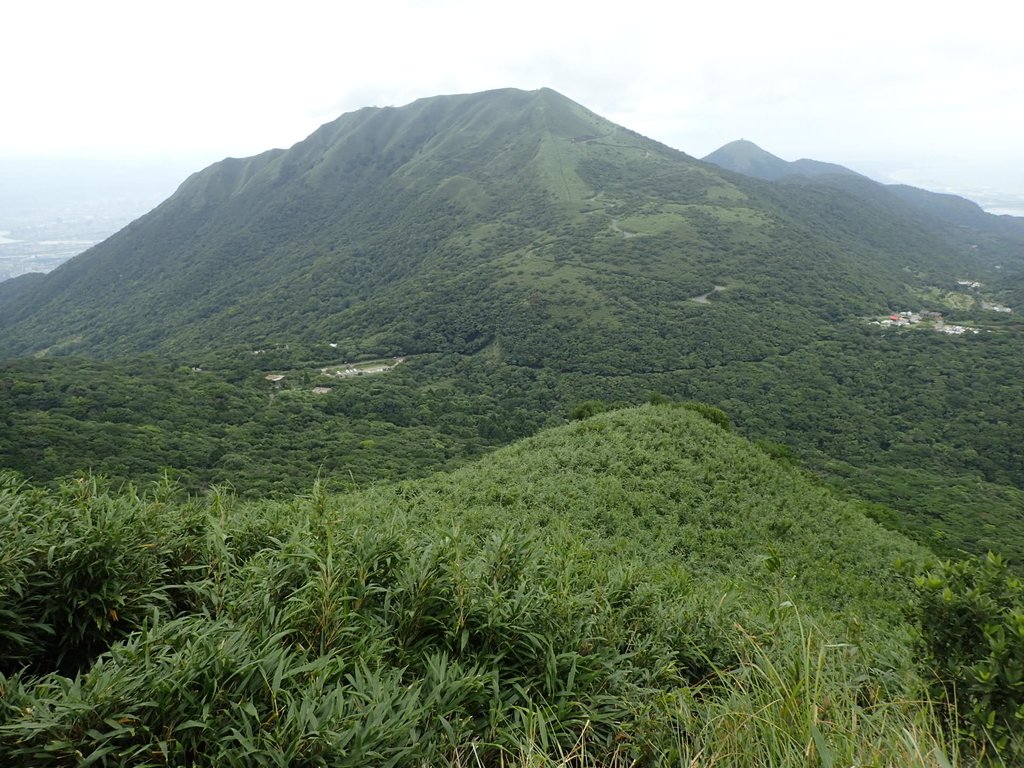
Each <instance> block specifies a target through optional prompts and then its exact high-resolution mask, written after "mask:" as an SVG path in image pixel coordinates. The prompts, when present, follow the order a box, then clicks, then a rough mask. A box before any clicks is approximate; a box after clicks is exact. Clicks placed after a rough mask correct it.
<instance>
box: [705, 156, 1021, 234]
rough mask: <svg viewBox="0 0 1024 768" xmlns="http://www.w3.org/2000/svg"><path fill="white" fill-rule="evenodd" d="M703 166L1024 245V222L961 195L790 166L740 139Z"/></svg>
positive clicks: (820, 167) (827, 168) (802, 163)
mask: <svg viewBox="0 0 1024 768" xmlns="http://www.w3.org/2000/svg"><path fill="white" fill-rule="evenodd" d="M704 161H705V162H708V163H713V164H714V165H717V166H719V167H721V168H725V169H727V170H730V171H733V172H735V173H741V174H744V175H746V176H752V177H755V178H758V179H765V180H766V181H779V180H786V181H789V182H796V183H810V184H827V185H831V186H834V187H836V188H839V189H842V190H844V191H846V192H849V193H851V194H853V195H856V196H858V197H861V198H865V199H872V200H876V201H880V202H881V203H882V204H884V205H886V206H893V205H895V206H897V210H899V211H900V212H901V213H903V214H904V215H907V216H909V217H911V218H918V219H921V216H922V215H923V216H924V217H925V218H924V220H925V221H927V222H928V224H930V225H931V226H935V225H936V224H938V225H940V226H943V227H952V228H953V229H954V231H956V230H959V231H961V232H963V231H964V230H967V231H970V232H971V233H973V234H975V235H977V234H995V235H1000V236H1005V237H1011V238H1014V239H1019V240H1021V241H1024V219H1022V218H1019V217H1013V216H996V215H993V214H989V213H986V212H985V211H984V210H982V208H981V206H979V205H978V204H977V203H975V202H973V201H971V200H967V199H966V198H963V197H959V196H958V195H951V194H944V193H939V192H930V191H928V190H924V189H920V188H918V187H912V186H909V185H906V184H881V183H878V182H874V181H872V180H870V179H868V178H867V177H866V176H863V175H861V174H859V173H857V172H855V171H851V170H850V169H849V168H846V167H844V166H841V165H836V164H834V163H825V162H821V161H818V160H806V159H804V160H795V161H793V162H787V161H786V160H783V159H782V158H779V157H776V156H775V155H773V154H771V153H770V152H767V151H766V150H763V149H761V148H760V147H759V146H757V145H756V144H754V143H753V142H750V141H746V140H744V139H741V140H739V141H733V142H730V143H728V144H726V145H724V146H722V147H719V148H718V149H716V150H715V151H714V152H712V153H711V154H709V155H707V156H706V157H704Z"/></svg>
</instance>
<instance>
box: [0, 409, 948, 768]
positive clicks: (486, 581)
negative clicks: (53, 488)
mask: <svg viewBox="0 0 1024 768" xmlns="http://www.w3.org/2000/svg"><path fill="white" fill-rule="evenodd" d="M168 490H169V489H167V488H156V489H154V490H153V491H152V492H150V493H147V494H143V495H141V496H140V495H139V494H136V493H133V492H131V491H128V492H122V493H120V494H109V493H107V492H104V491H103V490H102V489H100V488H98V487H96V484H95V483H93V482H92V481H89V480H84V481H83V482H82V483H80V484H76V485H75V486H74V487H71V488H68V489H65V491H64V492H62V493H58V494H45V493H43V492H39V491H33V490H31V489H26V488H23V487H19V486H18V485H17V484H16V483H14V482H11V483H8V485H7V487H6V490H5V492H4V494H3V496H2V499H0V516H2V519H0V523H2V525H3V528H4V530H5V531H7V532H9V534H8V535H7V536H5V537H4V539H3V545H2V549H0V569H2V573H0V576H2V579H0V585H2V586H0V672H2V674H3V677H0V757H2V758H3V763H4V764H5V765H25V766H28V765H41V764H59V765H71V764H78V763H79V762H80V761H83V760H84V761H86V762H88V763H89V764H94V765H208V764H218V765H436V764H453V765H467V766H468V765H472V766H476V765H502V764H504V765H518V764H524V765H525V764H530V765H546V764H551V762H552V761H554V762H564V763H566V764H573V765H584V764H585V765H592V764H593V765H634V764H641V765H660V764H694V763H701V764H703V763H704V762H708V763H713V764H717V765H807V764H816V763H820V764H822V765H831V764H834V765H849V764H853V763H854V762H856V763H857V764H869V765H943V764H945V763H943V762H942V761H943V760H944V758H943V757H942V755H943V754H945V753H951V749H949V748H947V746H946V745H944V744H943V742H942V736H941V734H942V730H941V728H940V727H939V726H938V724H937V723H938V718H937V717H936V716H935V715H934V713H933V712H932V711H931V709H930V707H929V705H924V704H919V703H915V697H916V696H917V694H918V691H919V684H918V679H917V677H916V675H915V673H914V670H913V663H912V662H913V653H912V650H911V644H910V640H909V639H908V638H909V626H908V625H907V623H906V620H905V619H904V616H905V615H907V610H908V609H909V608H910V607H911V601H912V599H913V598H912V593H911V591H910V589H909V587H908V586H906V585H905V583H904V581H903V580H901V579H900V578H898V576H897V573H896V570H895V569H894V567H893V563H894V561H895V560H896V559H897V558H902V559H904V560H915V559H917V558H919V557H920V552H919V551H918V550H917V549H916V548H915V547H914V546H913V545H911V544H909V543H907V542H905V541H903V540H901V539H900V538H899V537H896V536H894V535H893V534H891V533H886V532H884V531H882V530H881V529H880V528H878V527H877V526H876V525H875V524H873V523H871V522H870V521H868V520H867V519H866V518H865V517H864V516H863V515H861V514H860V513H859V512H858V511H857V509H856V508H854V507H852V506H851V505H849V504H847V503H843V502H839V501H836V500H835V499H833V498H832V497H831V496H829V494H828V493H827V492H825V491H823V490H822V489H820V488H819V487H817V486H816V485H814V484H812V483H810V482H808V481H807V480H806V479H805V478H803V477H802V476H801V475H800V474H799V473H797V472H795V471H793V470H791V469H789V468H787V467H785V466H782V465H779V464H777V463H775V462H773V461H772V460H771V459H770V458H768V457H767V456H766V455H764V454H762V453H761V452H759V451H758V450H757V449H755V448H753V447H752V446H751V445H750V444H749V443H748V442H746V441H744V440H742V439H740V438H737V437H735V436H734V435H731V434H729V433H728V432H726V431H725V430H723V429H722V428H721V427H720V426H717V425H715V424H713V423H712V422H710V421H708V420H706V419H704V418H703V417H701V416H700V415H698V414H696V413H693V412H690V411H687V410H683V409H675V408H668V407H658V408H655V407H645V408H641V409H635V410H630V411H621V412H615V413H608V414H601V415H599V416H595V417H593V418H591V419H588V420H586V421H582V422H579V423H576V424H573V425H570V426H568V427H564V428H561V429H557V430H552V431H549V432H545V433H542V434H541V435H539V436H537V437H535V438H532V439H529V440H526V441H524V442H522V443H519V444H517V445H514V446H512V447H510V448H508V449H504V450H502V451H499V452H498V453H496V454H494V455H492V456H490V457H488V458H487V459H485V460H484V461H481V462H480V463H478V464H476V465H473V466H471V467H469V468H466V469H464V470H462V471H459V472H456V473H454V474H451V475H444V476H436V477H434V478H431V479H428V480H426V481H421V482H407V483H403V484H399V485H393V486H382V487H375V488H370V489H368V490H366V491H363V492H359V493H354V494H349V495H344V496H330V495H328V494H326V493H325V492H324V490H323V487H322V485H320V484H318V485H317V486H316V487H314V489H313V491H312V492H311V493H310V494H308V495H307V496H305V497H302V498H296V499H295V500H293V501H291V502H289V503H275V504H242V503H241V502H238V501H236V500H234V499H232V498H230V497H226V496H225V495H223V494H219V493H214V494H211V495H210V496H208V497H206V498H203V499H193V500H189V501H179V502H174V501H172V500H171V499H170V496H169V493H168Z"/></svg>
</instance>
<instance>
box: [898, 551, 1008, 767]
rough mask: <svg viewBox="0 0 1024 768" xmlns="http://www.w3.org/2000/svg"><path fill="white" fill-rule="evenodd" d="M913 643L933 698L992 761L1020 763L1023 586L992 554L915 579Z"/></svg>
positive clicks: (946, 564)
mask: <svg viewBox="0 0 1024 768" xmlns="http://www.w3.org/2000/svg"><path fill="white" fill-rule="evenodd" d="M914 584H915V586H916V588H917V592H918V594H919V595H920V598H921V600H920V630H921V637H920V643H921V646H922V650H923V651H924V654H925V656H924V663H925V664H926V665H927V666H928V667H930V670H929V671H931V672H932V673H933V676H934V680H935V682H934V687H935V689H936V690H935V691H934V693H935V694H936V695H937V696H940V697H942V698H944V699H945V700H946V701H948V702H950V703H951V704H954V705H955V708H954V709H955V712H956V719H957V724H958V725H959V726H960V727H961V728H963V729H964V730H965V731H966V732H967V734H968V735H969V736H971V737H972V738H973V739H974V740H975V741H976V742H977V744H978V747H979V749H980V750H981V752H982V754H983V755H985V756H987V757H988V758H989V759H992V760H994V761H996V762H998V763H1005V764H1006V765H1011V764H1012V765H1020V764H1022V761H1024V587H1022V585H1021V582H1020V579H1018V578H1017V577H1016V576H1015V575H1014V573H1013V572H1012V571H1011V570H1010V569H1009V567H1008V566H1007V565H1006V563H1005V562H1004V561H1003V560H1002V558H1000V557H999V556H998V555H994V554H992V553H989V554H988V556H987V557H985V558H984V559H972V560H964V561H960V562H949V561H946V562H942V563H938V564H935V565H933V566H932V567H930V568H929V569H928V570H927V571H925V572H924V573H922V574H919V575H918V576H917V577H916V578H915V580H914Z"/></svg>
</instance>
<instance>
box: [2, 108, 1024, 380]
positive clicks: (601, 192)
mask: <svg viewBox="0 0 1024 768" xmlns="http://www.w3.org/2000/svg"><path fill="white" fill-rule="evenodd" d="M1016 258H1017V260H1018V261H1021V260H1024V256H1022V255H1020V254H1017V256H1016ZM976 261H977V262H978V263H977V265H975V263H974V262H976ZM982 263H983V262H981V261H979V260H978V259H976V258H975V254H974V253H973V252H971V251H969V250H964V249H963V248H962V247H960V244H955V243H951V242H948V240H947V239H946V238H944V237H942V236H940V235H937V234H935V233H933V232H931V231H930V230H929V228H928V227H927V226H924V225H922V224H921V223H920V222H918V221H915V220H913V219H912V218H908V217H907V216H906V215H904V214H903V212H901V211H898V210H897V211H893V210H890V209H889V207H887V206H885V205H875V204H870V203H868V202H866V201H865V200H863V199H862V198H860V197H858V196H857V195H852V194H849V193H848V192H847V191H845V190H841V189H834V188H831V187H813V188H807V187H804V186H801V185H791V186H789V187H785V188H780V187H778V186H777V185H766V184H765V183H763V182H761V181H758V180H754V179H750V178H747V177H744V176H739V175H736V174H731V173H727V172H724V171H722V170H721V169H719V168H717V167H716V166H713V165H711V164H707V163H702V162H699V161H697V160H695V159H693V158H691V157H689V156H688V155H685V154H683V153H681V152H679V151H676V150H673V149H670V148H668V147H666V146H664V145H661V144H658V143H657V142H655V141H651V140H649V139H646V138H644V137H642V136H639V135H637V134H635V133H633V132H631V131H629V130H628V129H626V128H623V127H620V126H618V125H615V124H613V123H611V122H609V121H607V120H604V119H603V118H601V117H599V116H597V115H595V114H593V113H592V112H590V111H588V110H587V109H585V108H584V107H582V106H580V105H578V104H576V103H574V102H572V101H570V100H569V99H567V98H565V97H564V96H561V95H559V94H557V93H555V92H553V91H551V90H548V89H542V90H539V91H533V92H523V91H516V90H511V89H508V90H501V91H490V92H486V93H480V94H471V95H461V96H445V97H434V98H428V99H421V100H419V101H416V102H414V103H412V104H410V105H408V106H405V107H400V108H382V109H377V108H367V109H363V110H359V111H357V112H353V113H349V114H346V115H343V116H342V117H340V118H338V119H337V120H336V121H334V122H333V123H329V124H327V125H324V126H323V127H321V128H320V129H319V130H318V131H316V132H315V133H313V134H312V135H311V136H310V137H309V138H307V139H305V140H304V141H302V142H299V143H298V144H296V145H295V146H293V147H291V148H290V149H288V150H273V151H269V152H266V153H264V154H262V155H258V156H256V157H251V158H247V159H241V160H239V159H228V160H224V161H222V162H220V163H217V164H215V165H213V166H210V167H209V168H207V169H205V170H204V171H202V172H200V173H197V174H195V175H194V176H192V177H191V178H189V179H188V180H187V181H186V182H185V183H184V184H182V186H181V187H180V189H179V190H178V191H177V192H176V193H175V194H174V195H173V196H172V197H171V198H169V199H168V200H167V201H166V202H165V203H164V204H162V205H161V206H159V207H158V208H157V209H155V210H154V211H152V212H151V213H149V214H148V215H146V216H144V217H142V218H141V219H139V220H138V221H136V222H134V223H132V224H131V225H129V226H128V227H126V228H125V229H124V230H122V231H121V232H119V233H117V234H116V235H114V236H113V237H111V238H110V239H109V240H107V241H106V242H104V243H102V244H100V245H99V246H96V247H95V248H93V249H91V250H90V251H88V252H86V253H85V254H82V255H81V256H79V257H77V258H75V259H72V260H71V261H69V262H68V263H67V264H65V265H63V266H61V267H60V268H59V269H57V270H55V271H54V272H53V273H51V274H50V275H48V276H47V277H46V278H44V279H42V280H37V281H33V283H32V284H30V285H25V286H22V287H21V288H19V290H18V291H17V292H16V294H15V295H14V296H13V297H11V298H8V299H7V300H4V301H2V302H0V354H3V355H7V356H12V355H24V354H32V353H37V352H41V351H45V352H47V353H49V354H55V353H84V354H88V355H91V356H103V357H110V356H114V355H124V354H134V353H140V352H160V353H165V354H166V353H172V354H194V353H196V352H198V351H208V350H210V349H224V348H230V347H235V346H240V345H246V346H249V347H250V348H252V349H256V348H259V347H261V346H265V345H266V344H269V343H274V342H278V343H294V342H296V341H304V342H314V341H315V342H319V343H323V344H326V343H328V342H330V343H336V344H338V345H339V349H343V350H346V351H348V352H350V353H367V354H403V353H404V354H413V353H422V352H439V351H456V352H473V351H476V350H479V349H482V348H484V347H486V346H487V345H490V344H495V345H497V346H498V347H499V348H500V349H501V350H502V352H503V354H504V355H506V356H507V358H508V359H509V360H510V361H512V362H515V363H518V364H525V365H532V366H539V365H545V366H551V367H555V368H558V369H561V370H588V371H593V372H609V371H623V370H637V369H647V370H667V369H673V368H679V367H682V366H685V365H687V364H688V362H689V361H690V360H692V359H693V356H695V355H701V354H704V353H705V352H706V350H707V348H709V347H710V348H716V349H722V350H725V354H726V355H727V356H728V357H730V358H731V357H737V356H745V357H750V356H756V355H759V354H764V353H765V352H766V351H768V350H769V349H771V348H772V347H773V346H775V345H777V344H782V345H783V346H785V347H787V348H792V347H793V346H794V345H795V344H797V343H799V340H800V339H801V338H805V337H806V336H807V334H808V333H811V332H813V329H814V327H815V325H816V324H820V323H822V322H834V321H835V320H836V319H838V318H844V317H851V316H859V315H863V314H865V313H872V312H873V313H880V312H884V311H886V310H888V309H889V308H891V307H893V306H897V305H900V306H902V305H904V304H906V303H907V302H909V301H910V300H911V299H912V296H913V293H912V291H913V290H915V289H917V288H919V287H920V286H921V285H922V284H934V283H935V282H937V281H949V280H952V279H953V278H954V277H955V275H957V274H959V272H960V271H962V270H963V269H965V268H967V267H968V266H970V267H972V268H973V267H974V266H977V267H978V269H981V266H982ZM990 271H991V270H990ZM715 285H723V286H726V287H727V288H728V289H729V290H728V291H724V292H722V293H721V295H719V296H716V297H715V298H716V301H714V302H712V303H711V305H704V306H702V305H701V304H699V303H695V302H694V301H692V300H691V299H693V298H695V297H698V296H701V295H703V294H705V293H707V292H708V291H710V290H712V289H713V287H714V286H715ZM741 337H742V338H743V340H744V341H743V344H742V345H738V344H737V343H736V340H737V339H738V338H741ZM623 358H628V361H626V362H624V360H623Z"/></svg>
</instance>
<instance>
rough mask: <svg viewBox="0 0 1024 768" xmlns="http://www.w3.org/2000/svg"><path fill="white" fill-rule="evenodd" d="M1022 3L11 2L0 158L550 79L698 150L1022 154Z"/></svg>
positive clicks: (130, 146)
mask: <svg viewBox="0 0 1024 768" xmlns="http://www.w3.org/2000/svg"><path fill="white" fill-rule="evenodd" d="M1016 13H1017V12H1016V8H1015V5H1011V4H1010V3H1009V2H993V3H988V4H986V5H985V6H979V7H977V8H965V7H964V6H963V5H962V4H956V5H954V4H952V3H948V4H946V3H943V2H929V3H923V2H897V3H894V2H884V3H883V2H878V1H877V0H870V1H868V2H861V3H857V4H844V5H835V4H828V3H821V2H817V1H816V2H803V1H799V2H781V1H780V2H775V3H764V2H735V3H718V4H711V3H703V4H699V5H697V6H696V7H688V6H687V5H683V4H680V5H678V6H676V5H671V4H668V3H661V2H650V1H647V0H638V1H636V2H632V3H607V2H601V1H599V0H594V1H592V2H554V1H553V0H547V2H539V1H537V0H522V2H518V3H514V4H501V5H498V4H493V3H481V2H479V1H477V2H466V1H465V0H441V1H439V2H431V1H429V0H405V1H404V2H378V3H373V4H370V3H362V4H355V3H337V2H314V1H312V0H298V1H297V2H289V3H284V2H244V3H243V2H234V1H231V2H225V1H223V0H222V1H220V2H208V1H207V2H201V3H200V2H196V1H195V0H183V1H182V2H176V3H139V2H114V1H111V0H95V1H94V2H91V3H81V2H77V1H76V2H67V1H65V2H53V1H51V2H28V0H20V1H17V2H13V3H10V4H8V5H7V6H5V7H4V10H3V11H2V14H3V21H4V23H3V25H2V27H3V30H4V31H3V45H2V47H0V67H2V68H3V71H4V72H6V73H8V77H7V78H5V93H4V96H3V103H2V109H3V123H2V127H0V153H6V154H10V153H28V152H49V153H55V154H59V153H62V152H72V151H93V152H112V151H118V152H135V153H153V152H168V153H170V152H186V151H188V152H196V151H200V152H209V153H211V154H214V155H216V154H218V153H219V154H235V155H243V154H252V153H255V152H258V151H260V150H262V149H265V148H268V147H271V146H288V145H290V144H292V143H294V142H296V141H298V140H300V139H302V138H303V137H304V136H305V135H307V134H308V133H309V132H311V131H312V130H313V129H314V128H315V127H316V126H317V125H318V124H320V123H322V122H326V121H327V120H330V119H333V118H335V117H337V115H338V114H340V113H341V112H344V111H348V110H352V109H356V108H358V107H361V106H364V105H387V104H403V103H406V102H408V101H411V100H413V99H415V98H418V97H421V96H429V95H434V94H437V93H452V92H466V91H475V90H483V89H487V88H496V87H505V86H516V87H523V88H537V87H540V86H542V85H548V86H550V87H553V88H555V89H556V90H559V91H561V92H563V93H565V94H566V95H568V96H570V97H572V98H574V99H576V100H577V101H580V102H581V103H583V104H585V105H586V106H588V107H590V108H591V109H593V110H595V111H596V112H598V113H600V114H603V115H605V116H607V117H609V118H611V119H613V120H616V121H618V122H621V123H623V124H625V125H627V126H629V127H631V128H634V129H635V130H638V131H640V132H642V133H646V134H647V135H650V136H652V137H653V138H656V139H659V140H661V141H664V142H665V143H668V144H671V145H672V146H676V147H678V148H680V149H682V150H684V151H687V152H690V153H691V154H695V155H703V154H705V153H707V152H709V151H711V150H712V149H714V148H715V147H716V146H718V145H720V144H722V143H725V142H726V141H730V140H732V139H735V138H739V137H741V136H744V137H746V138H749V139H752V140H754V141H757V142H758V143H760V144H762V145H763V146H764V147H765V148H766V149H769V150H770V151H773V152H776V153H777V154H780V155H782V156H784V157H797V156H812V157H818V158H820V159H824V160H835V161H839V162H842V161H844V159H848V158H851V157H857V156H863V157H882V156H899V155H900V154H901V153H916V154H918V155H923V154H928V153H931V154H933V155H935V156H940V155H941V156H948V157H963V158H970V157H975V156H977V157H979V158H982V157H985V158H989V159H991V158H994V157H1003V158H1005V159H1006V161H1007V162H1020V163H1024V154H1022V153H1024V150H1021V148H1020V140H1019V137H1020V136H1021V135H1022V133H1024V54H1022V53H1021V52H1020V51H1021V48H1020V45H1019V41H1018V39H1017V37H1018V34H1017V26H1016V25H1015V24H1014V23H1013V21H1012V20H1013V19H1014V18H1015V17H1016ZM12 73H17V75H16V76H12Z"/></svg>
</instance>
